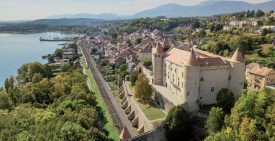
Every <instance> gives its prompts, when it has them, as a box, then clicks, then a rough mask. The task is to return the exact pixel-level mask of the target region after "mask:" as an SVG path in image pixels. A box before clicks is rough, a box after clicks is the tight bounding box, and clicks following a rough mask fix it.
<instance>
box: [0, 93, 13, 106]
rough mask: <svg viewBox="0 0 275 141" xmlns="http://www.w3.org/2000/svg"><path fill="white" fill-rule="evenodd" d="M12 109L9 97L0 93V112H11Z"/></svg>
mask: <svg viewBox="0 0 275 141" xmlns="http://www.w3.org/2000/svg"><path fill="white" fill-rule="evenodd" d="M12 107H13V105H12V102H11V100H10V98H9V96H8V95H7V94H6V93H5V92H0V110H11V109H12Z"/></svg>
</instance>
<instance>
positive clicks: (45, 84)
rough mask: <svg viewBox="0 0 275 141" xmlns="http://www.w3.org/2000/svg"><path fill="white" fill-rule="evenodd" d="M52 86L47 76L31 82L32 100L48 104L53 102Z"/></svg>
mask: <svg viewBox="0 0 275 141" xmlns="http://www.w3.org/2000/svg"><path fill="white" fill-rule="evenodd" d="M53 90H54V89H53V86H52V84H50V82H49V80H48V79H47V78H44V79H43V80H42V81H40V82H39V83H36V84H33V86H32V88H31V93H32V97H33V98H34V101H35V102H37V103H40V104H49V103H51V102H53V99H52V96H51V94H52V92H53Z"/></svg>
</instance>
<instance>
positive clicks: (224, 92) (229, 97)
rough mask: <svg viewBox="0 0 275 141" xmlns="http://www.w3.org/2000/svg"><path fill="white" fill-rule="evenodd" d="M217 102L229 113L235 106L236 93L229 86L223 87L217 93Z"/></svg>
mask: <svg viewBox="0 0 275 141" xmlns="http://www.w3.org/2000/svg"><path fill="white" fill-rule="evenodd" d="M216 100H217V104H218V106H219V107H221V108H222V109H223V110H224V112H225V113H229V112H230V110H231V108H232V107H233V106H234V94H233V92H232V91H231V90H229V89H227V88H223V89H221V90H220V91H219V92H218V94H217V98H216Z"/></svg>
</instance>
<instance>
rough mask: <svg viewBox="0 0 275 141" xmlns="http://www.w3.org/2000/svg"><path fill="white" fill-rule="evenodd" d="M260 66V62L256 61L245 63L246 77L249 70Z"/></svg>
mask: <svg viewBox="0 0 275 141" xmlns="http://www.w3.org/2000/svg"><path fill="white" fill-rule="evenodd" d="M258 67H260V64H258V63H250V64H247V65H246V68H245V76H246V77H247V76H248V72H249V71H250V70H252V69H253V68H258Z"/></svg>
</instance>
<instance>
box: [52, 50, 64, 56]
mask: <svg viewBox="0 0 275 141" xmlns="http://www.w3.org/2000/svg"><path fill="white" fill-rule="evenodd" d="M54 56H55V57H59V58H62V57H63V51H62V49H59V48H58V49H56V50H55V52H54Z"/></svg>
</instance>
